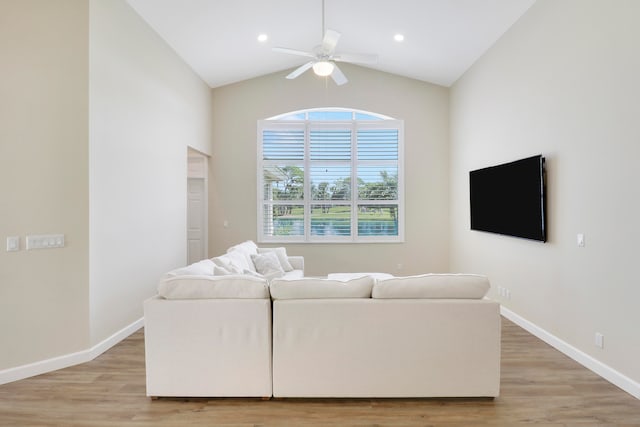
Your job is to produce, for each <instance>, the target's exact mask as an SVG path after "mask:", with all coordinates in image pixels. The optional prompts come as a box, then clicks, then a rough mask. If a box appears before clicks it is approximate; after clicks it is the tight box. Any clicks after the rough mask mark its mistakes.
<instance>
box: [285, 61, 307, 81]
mask: <svg viewBox="0 0 640 427" xmlns="http://www.w3.org/2000/svg"><path fill="white" fill-rule="evenodd" d="M311 67H313V61H309V62H307V63H306V64H304V65H301V66H299V67H298V68H296V69H295V70H293V72H292V73H291V74H289V75H288V76H287V78H288V79H289V80H291V79H295V78H296V77H298V76H299V75H300V74H302V73H304V72H305V71H307V70H308V69H309V68H311Z"/></svg>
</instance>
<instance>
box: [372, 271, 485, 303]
mask: <svg viewBox="0 0 640 427" xmlns="http://www.w3.org/2000/svg"><path fill="white" fill-rule="evenodd" d="M489 288H490V284H489V279H488V278H487V277H485V276H480V275H477V274H423V275H419V276H406V277H394V278H392V279H386V280H378V281H376V283H375V285H374V286H373V291H372V295H371V296H372V297H373V298H452V299H481V298H483V297H484V296H485V295H486V294H487V292H488V291H489Z"/></svg>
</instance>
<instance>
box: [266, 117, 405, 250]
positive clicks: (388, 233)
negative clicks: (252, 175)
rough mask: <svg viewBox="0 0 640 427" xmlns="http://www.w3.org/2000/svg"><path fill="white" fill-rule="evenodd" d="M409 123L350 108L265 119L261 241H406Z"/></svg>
mask: <svg viewBox="0 0 640 427" xmlns="http://www.w3.org/2000/svg"><path fill="white" fill-rule="evenodd" d="M403 127H404V125H403V122H402V121H401V120H395V119H392V118H391V117H387V116H383V115H380V114H377V113H371V112H366V111H358V110H350V109H344V108H323V109H309V110H304V111H295V112H290V113H285V114H281V115H278V116H276V117H272V118H270V119H267V120H261V121H259V122H258V241H260V242H313V243H318V242H331V243H336V242H345V243H354V242H399V241H403V239H404V220H403V218H404V203H403V198H404V197H403V193H404V191H403V190H404V185H403V183H404V179H403Z"/></svg>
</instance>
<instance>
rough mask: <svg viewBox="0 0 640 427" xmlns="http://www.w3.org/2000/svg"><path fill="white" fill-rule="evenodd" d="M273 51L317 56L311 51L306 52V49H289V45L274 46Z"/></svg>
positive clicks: (310, 56)
mask: <svg viewBox="0 0 640 427" xmlns="http://www.w3.org/2000/svg"><path fill="white" fill-rule="evenodd" d="M271 50H272V51H273V52H280V53H288V54H289V55H298V56H306V57H307V58H315V57H316V56H315V55H314V54H313V53H311V52H305V51H304V50H296V49H289V48H288V47H272V48H271Z"/></svg>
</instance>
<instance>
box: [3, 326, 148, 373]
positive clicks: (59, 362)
mask: <svg viewBox="0 0 640 427" xmlns="http://www.w3.org/2000/svg"><path fill="white" fill-rule="evenodd" d="M142 326H144V318H141V319H138V320H136V321H135V322H133V323H132V324H130V325H129V326H126V327H125V328H123V329H121V330H120V331H118V332H116V333H115V334H113V335H111V336H110V337H109V338H107V339H105V340H103V341H101V342H99V343H98V344H96V345H94V346H93V347H91V348H89V349H87V350H82V351H78V352H76V353H71V354H65V355H64V356H58V357H54V358H52V359H47V360H41V361H38V362H34V363H30V364H28V365H23V366H17V367H15V368H9V369H4V370H1V371H0V385H2V384H7V383H10V382H13V381H18V380H22V379H25V378H29V377H33V376H36V375H40V374H46V373H47V372H52V371H57V370H58V369H63V368H68V367H70V366H74V365H79V364H81V363H86V362H89V361H91V360H93V359H95V358H96V357H98V356H100V355H101V354H102V353H104V352H105V351H107V350H109V349H110V348H111V347H113V346H114V345H116V344H118V343H119V342H120V341H122V340H124V339H125V338H127V337H128V336H129V335H131V334H133V333H134V332H136V331H137V330H138V329H140V328H142Z"/></svg>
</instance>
